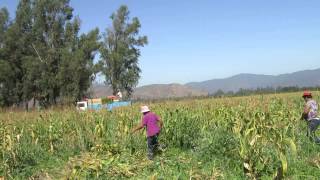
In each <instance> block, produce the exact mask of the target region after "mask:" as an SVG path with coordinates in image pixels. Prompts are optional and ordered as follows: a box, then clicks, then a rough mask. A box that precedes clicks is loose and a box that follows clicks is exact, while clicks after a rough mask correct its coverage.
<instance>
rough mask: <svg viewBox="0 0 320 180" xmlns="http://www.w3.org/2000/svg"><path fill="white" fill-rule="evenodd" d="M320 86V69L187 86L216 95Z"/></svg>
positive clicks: (242, 76)
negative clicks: (220, 92)
mask: <svg viewBox="0 0 320 180" xmlns="http://www.w3.org/2000/svg"><path fill="white" fill-rule="evenodd" d="M319 85H320V69H315V70H305V71H298V72H294V73H290V74H281V75H277V76H272V75H258V74H239V75H236V76H232V77H230V78H225V79H213V80H208V81H203V82H192V83H187V84H186V86H188V87H191V88H194V89H197V90H202V91H206V92H209V93H214V92H216V91H218V90H222V91H224V92H227V91H238V90H239V89H240V88H242V89H257V88H265V87H287V86H298V87H309V86H310V87H311V86H319Z"/></svg>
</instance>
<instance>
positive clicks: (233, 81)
mask: <svg viewBox="0 0 320 180" xmlns="http://www.w3.org/2000/svg"><path fill="white" fill-rule="evenodd" d="M287 86H298V87H311V86H320V69H315V70H305V71H298V72H294V73H290V74H281V75H276V76H273V75H258V74H238V75H235V76H232V77H229V78H225V79H212V80H208V81H203V82H191V83H187V84H184V85H182V84H152V85H147V86H141V87H137V88H136V89H135V91H134V94H133V99H161V98H176V97H190V96H205V95H208V94H212V93H215V92H216V91H218V90H222V91H224V92H228V91H233V92H236V91H238V90H239V89H240V88H242V89H257V88H265V87H287ZM91 92H92V94H93V96H94V97H105V96H107V95H111V94H112V91H111V89H110V88H109V87H107V86H105V85H93V87H92V88H91Z"/></svg>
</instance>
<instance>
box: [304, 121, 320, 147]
mask: <svg viewBox="0 0 320 180" xmlns="http://www.w3.org/2000/svg"><path fill="white" fill-rule="evenodd" d="M319 126H320V119H311V120H309V121H308V134H307V135H308V136H309V137H310V139H311V140H313V141H315V142H316V143H320V137H317V136H316V134H315V132H316V130H317V129H318V127H319ZM318 136H319V135H318Z"/></svg>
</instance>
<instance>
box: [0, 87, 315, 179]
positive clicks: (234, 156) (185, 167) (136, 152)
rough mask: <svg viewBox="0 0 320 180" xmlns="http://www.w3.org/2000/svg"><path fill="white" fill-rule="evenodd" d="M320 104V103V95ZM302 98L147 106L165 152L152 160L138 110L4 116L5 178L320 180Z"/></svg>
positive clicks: (0, 142)
mask: <svg viewBox="0 0 320 180" xmlns="http://www.w3.org/2000/svg"><path fill="white" fill-rule="evenodd" d="M315 95H316V100H318V101H319V100H320V99H319V98H318V97H319V93H317V92H315ZM303 103H304V102H303V99H302V98H301V96H300V94H295V93H293V94H282V95H261V96H250V97H236V98H219V99H203V100H184V101H166V102H159V103H154V104H148V105H149V107H150V108H151V110H152V111H153V112H155V113H157V114H158V115H159V116H160V117H161V118H162V120H163V121H164V128H163V129H162V131H161V135H160V136H159V142H160V144H162V145H164V146H165V148H164V149H163V150H162V151H161V153H160V154H158V155H157V156H156V158H155V160H154V161H149V160H148V159H147V157H146V154H147V152H146V151H147V148H146V137H145V132H142V131H141V132H140V133H138V134H131V132H130V131H131V129H132V128H133V127H134V126H135V125H137V124H138V123H139V122H140V119H141V114H140V113H139V106H140V105H141V104H138V103H137V104H134V105H133V106H131V107H123V108H119V109H116V110H114V111H112V112H108V111H106V110H102V111H87V112H77V111H76V110H74V108H66V109H59V110H45V111H35V112H10V111H3V112H1V113H0V134H1V136H0V146H1V150H0V151H1V157H0V161H1V166H0V179H1V177H4V178H5V179H127V178H130V179H318V178H319V177H320V145H317V144H315V143H314V142H312V141H310V139H309V138H308V137H307V136H306V133H307V124H306V122H304V121H301V120H300V115H301V111H302V109H303Z"/></svg>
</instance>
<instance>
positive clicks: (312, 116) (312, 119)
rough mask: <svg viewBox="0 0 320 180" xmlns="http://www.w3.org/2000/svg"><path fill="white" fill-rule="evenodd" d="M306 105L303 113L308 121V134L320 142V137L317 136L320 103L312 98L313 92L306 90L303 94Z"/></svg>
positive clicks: (303, 117) (319, 122)
mask: <svg viewBox="0 0 320 180" xmlns="http://www.w3.org/2000/svg"><path fill="white" fill-rule="evenodd" d="M302 97H303V99H304V101H305V105H304V110H303V113H302V118H301V119H304V120H306V121H307V123H308V136H310V137H312V138H315V139H314V140H315V141H316V142H317V143H320V139H319V137H315V131H316V130H317V128H318V127H319V125H320V119H319V117H318V104H317V102H316V101H315V100H314V99H312V93H311V92H310V91H305V92H304V93H303V95H302Z"/></svg>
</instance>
